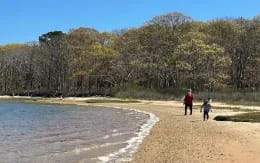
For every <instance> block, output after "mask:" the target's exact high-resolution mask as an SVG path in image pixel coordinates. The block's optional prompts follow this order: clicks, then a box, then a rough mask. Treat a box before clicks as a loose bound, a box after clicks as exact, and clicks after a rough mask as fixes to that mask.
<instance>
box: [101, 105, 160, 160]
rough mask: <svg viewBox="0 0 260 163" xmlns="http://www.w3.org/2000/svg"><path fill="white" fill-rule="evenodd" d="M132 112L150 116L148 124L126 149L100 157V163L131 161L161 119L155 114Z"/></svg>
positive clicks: (128, 142) (130, 140)
mask: <svg viewBox="0 0 260 163" xmlns="http://www.w3.org/2000/svg"><path fill="white" fill-rule="evenodd" d="M114 108H118V109H128V108H120V107H114ZM130 110H134V111H136V112H141V113H144V114H148V115H149V117H150V118H149V119H148V120H147V122H146V123H145V124H144V125H142V126H141V129H140V131H139V132H137V133H136V135H137V136H136V137H132V138H131V139H129V140H128V141H127V146H126V147H124V148H121V149H120V150H119V151H117V152H113V153H110V154H108V155H106V156H100V157H98V160H99V162H101V163H105V162H122V161H131V160H132V155H133V153H135V152H136V151H137V149H138V147H139V145H140V144H141V143H142V141H143V139H144V138H145V136H147V135H149V133H150V130H151V129H152V127H153V126H154V125H155V124H156V123H157V122H158V121H159V118H158V117H157V116H155V115H154V114H153V113H149V112H145V111H140V110H136V109H130Z"/></svg>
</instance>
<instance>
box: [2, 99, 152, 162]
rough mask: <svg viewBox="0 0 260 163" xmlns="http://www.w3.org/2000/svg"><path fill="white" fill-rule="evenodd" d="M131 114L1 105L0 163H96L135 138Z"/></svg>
mask: <svg viewBox="0 0 260 163" xmlns="http://www.w3.org/2000/svg"><path fill="white" fill-rule="evenodd" d="M147 118H148V115H146V114H142V113H138V112H135V111H130V110H120V109H106V108H100V107H99V108H97V107H90V106H88V108H86V107H83V106H82V107H80V106H73V105H68V106H63V105H47V104H25V103H18V102H0V162H46V161H47V162H77V161H83V162H96V161H97V160H96V158H97V157H98V156H103V155H106V154H108V153H111V152H114V151H117V150H118V149H120V148H122V147H124V146H125V145H126V141H127V140H128V139H129V138H130V137H133V136H135V133H136V132H137V131H138V130H139V127H140V126H141V125H142V124H143V123H145V122H146V120H147Z"/></svg>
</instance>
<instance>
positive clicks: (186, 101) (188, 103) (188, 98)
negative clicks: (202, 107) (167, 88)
mask: <svg viewBox="0 0 260 163" xmlns="http://www.w3.org/2000/svg"><path fill="white" fill-rule="evenodd" d="M193 99H194V95H193V94H192V93H191V89H188V93H187V94H186V95H185V98H184V102H183V103H184V105H185V114H184V115H187V109H188V107H189V109H190V115H192V104H193V103H192V101H193Z"/></svg>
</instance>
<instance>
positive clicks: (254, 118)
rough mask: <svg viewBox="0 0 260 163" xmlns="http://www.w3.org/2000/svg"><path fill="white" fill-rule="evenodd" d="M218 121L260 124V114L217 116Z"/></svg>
mask: <svg viewBox="0 0 260 163" xmlns="http://www.w3.org/2000/svg"><path fill="white" fill-rule="evenodd" d="M214 120H216V121H233V122H257V123H260V112H250V113H242V114H237V115H232V116H224V115H220V116H216V117H215V118H214Z"/></svg>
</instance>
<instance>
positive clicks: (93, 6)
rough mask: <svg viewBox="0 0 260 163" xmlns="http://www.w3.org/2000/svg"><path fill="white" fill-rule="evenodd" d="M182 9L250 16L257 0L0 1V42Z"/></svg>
mask: <svg viewBox="0 0 260 163" xmlns="http://www.w3.org/2000/svg"><path fill="white" fill-rule="evenodd" d="M174 11H177V12H182V13H183V14H185V15H188V16H191V17H193V18H194V19H195V20H201V21H207V20H211V19H215V18H223V17H238V16H243V17H245V18H252V17H254V16H255V15H257V14H260V0H91V1H90V0H0V44H8V43H25V42H30V41H37V39H38V36H40V35H41V34H43V33H47V32H49V31H53V30H61V31H64V32H68V30H69V29H71V28H78V27H83V26H84V27H92V28H95V29H97V30H99V31H101V32H102V31H112V30H114V29H121V28H131V27H139V26H141V25H142V24H144V22H145V21H147V20H150V19H151V18H153V17H154V16H157V15H161V14H166V13H168V12H174Z"/></svg>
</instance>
